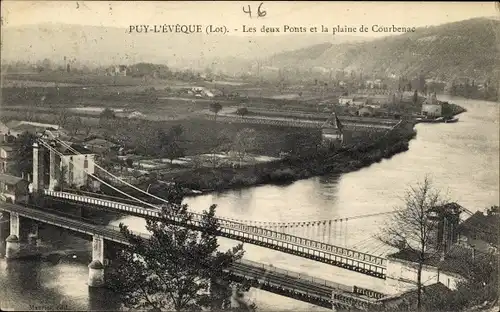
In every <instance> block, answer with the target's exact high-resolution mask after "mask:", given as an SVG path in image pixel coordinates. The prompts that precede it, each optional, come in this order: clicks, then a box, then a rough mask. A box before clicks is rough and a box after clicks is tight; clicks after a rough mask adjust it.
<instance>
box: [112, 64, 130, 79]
mask: <svg viewBox="0 0 500 312" xmlns="http://www.w3.org/2000/svg"><path fill="white" fill-rule="evenodd" d="M127 71H128V68H127V66H125V65H118V66H115V71H114V75H115V76H124V77H125V76H127Z"/></svg>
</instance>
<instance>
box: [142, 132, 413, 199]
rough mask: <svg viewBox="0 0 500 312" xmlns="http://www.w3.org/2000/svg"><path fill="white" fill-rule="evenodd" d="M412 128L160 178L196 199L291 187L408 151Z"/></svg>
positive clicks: (157, 188) (157, 189) (162, 192)
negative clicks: (337, 146) (266, 186)
mask: <svg viewBox="0 0 500 312" xmlns="http://www.w3.org/2000/svg"><path fill="white" fill-rule="evenodd" d="M413 126H414V124H413V123H412V122H408V123H406V124H405V125H404V126H402V127H399V128H398V129H395V130H393V131H391V132H390V133H387V134H386V135H385V136H383V137H381V138H379V139H376V140H375V141H373V142H372V143H366V142H362V143H357V144H354V145H351V146H346V147H343V148H340V149H338V150H336V151H329V150H325V149H318V150H317V151H315V152H314V153H309V154H306V155H302V156H292V157H288V158H285V159H281V160H277V161H273V162H268V163H262V164H257V165H255V166H251V167H244V168H230V167H225V168H198V169H193V170H190V171H186V172H181V173H172V174H163V175H160V176H159V177H158V178H159V179H160V180H163V181H172V182H175V183H176V184H178V185H179V186H181V187H182V188H184V189H185V190H200V191H201V192H196V193H195V194H189V192H186V194H185V195H187V196H189V195H191V196H196V195H201V194H204V193H205V194H206V193H209V192H221V191H227V190H234V189H242V188H248V187H252V186H257V185H263V184H275V185H279V184H288V183H292V182H294V181H297V180H301V179H307V178H310V177H314V176H321V175H326V174H343V173H348V172H353V171H356V170H359V169H361V168H363V167H367V166H369V165H371V164H373V163H377V162H380V161H381V160H382V159H385V158H390V157H392V156H393V155H395V154H398V153H401V152H404V151H407V150H408V146H409V142H410V140H411V139H413V138H414V137H415V136H416V131H415V130H414V129H413ZM151 182H153V181H147V183H148V184H150V183H151ZM141 186H142V185H141ZM146 186H147V185H146ZM168 191H169V190H168V189H165V188H164V187H161V185H152V186H151V187H150V193H152V194H154V195H156V196H160V197H165V196H167V193H168ZM137 195H139V194H137Z"/></svg>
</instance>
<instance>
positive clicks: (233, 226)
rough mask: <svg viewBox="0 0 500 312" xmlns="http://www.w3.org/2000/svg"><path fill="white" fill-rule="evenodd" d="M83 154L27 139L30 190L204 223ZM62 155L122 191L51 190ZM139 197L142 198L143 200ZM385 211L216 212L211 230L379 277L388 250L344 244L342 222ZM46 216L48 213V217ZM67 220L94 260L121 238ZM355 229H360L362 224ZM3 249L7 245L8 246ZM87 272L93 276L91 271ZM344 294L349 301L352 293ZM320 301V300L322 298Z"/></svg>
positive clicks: (197, 225) (369, 242) (46, 197)
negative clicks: (294, 218) (304, 215)
mask: <svg viewBox="0 0 500 312" xmlns="http://www.w3.org/2000/svg"><path fill="white" fill-rule="evenodd" d="M61 149H64V152H62V151H61ZM47 151H48V152H49V173H48V175H49V183H48V187H46V183H45V180H46V179H45V176H46V172H45V168H44V155H46V152H47ZM87 156H88V155H86V154H82V153H80V152H79V151H78V150H76V149H75V148H74V147H72V146H70V145H69V144H68V143H66V142H64V141H61V140H59V139H58V138H56V137H52V138H47V137H45V136H42V137H40V138H39V139H38V142H37V143H35V144H34V145H33V183H32V186H33V193H34V194H38V195H40V196H41V198H43V201H44V202H45V203H47V204H48V203H50V201H55V202H64V203H66V204H69V205H74V206H78V205H81V206H85V207H87V208H90V209H105V210H111V211H116V212H120V213H125V214H128V215H134V216H139V217H143V218H153V219H154V218H160V217H163V218H165V219H167V220H168V222H170V223H172V224H176V225H180V226H184V227H188V228H192V229H195V230H199V231H203V229H204V225H203V215H202V214H200V213H197V212H195V211H189V213H190V214H191V219H190V220H189V221H183V220H181V219H180V218H179V217H176V216H175V215H170V214H169V213H168V205H169V203H168V201H167V200H165V199H163V198H160V197H158V196H155V195H153V194H150V193H148V192H146V191H144V190H142V189H140V188H138V187H136V186H134V185H132V184H130V183H128V182H126V181H124V180H123V179H121V178H120V177H118V176H116V175H114V174H113V173H111V172H109V171H108V170H106V169H105V168H103V167H101V166H100V165H99V164H97V163H95V162H94V161H93V160H92V159H87ZM57 157H59V163H58V162H57V161H56V159H57ZM78 157H80V158H82V159H83V158H85V161H84V162H83V164H82V163H79V162H78V161H77V158H78ZM62 158H65V159H69V161H70V164H71V170H70V172H69V173H68V174H69V175H73V174H75V172H79V171H83V172H84V175H85V176H86V178H88V179H92V180H94V181H97V182H99V183H100V184H101V185H105V186H107V187H109V188H110V189H112V190H114V191H115V192H117V193H118V194H120V195H121V196H123V197H116V196H109V195H104V194H100V193H93V192H82V191H76V190H65V191H56V190H55V187H54V185H55V184H54V183H53V181H54V180H57V179H56V167H57V166H58V165H60V162H61V159H62ZM89 162H91V163H89ZM95 168H97V171H98V173H99V174H96V173H95V171H94V169H95ZM104 176H106V178H104ZM119 186H127V187H128V188H132V189H134V190H135V191H137V192H139V193H141V194H143V196H141V198H138V197H137V196H134V195H131V194H129V193H127V192H125V191H123V190H121V189H120V188H119ZM144 198H148V200H146V199H144ZM159 203H161V204H159ZM11 208H12V207H11ZM40 208H44V207H40ZM0 209H1V210H5V211H9V209H10V208H8V207H6V206H4V205H2V206H1V207H0ZM26 209H28V208H26ZM33 210H35V209H31V211H30V212H29V213H27V212H26V211H25V212H24V216H25V217H26V218H32V219H35V220H39V221H43V222H46V223H49V224H54V225H56V226H60V227H66V228H68V227H67V226H66V225H67V222H68V221H67V220H64V221H61V220H60V219H58V220H59V221H57V222H56V221H54V220H55V219H57V216H54V215H49V214H48V213H47V212H43V213H41V212H40V213H37V212H34V211H33ZM10 211H11V212H13V213H16V214H17V215H18V214H20V213H21V212H19V211H17V212H15V211H13V210H10ZM165 211H166V212H165ZM391 213H392V211H389V212H381V213H373V214H367V215H359V216H352V217H348V218H338V219H332V220H314V221H299V222H269V221H255V220H239V219H230V218H224V217H218V218H217V220H218V223H219V225H220V230H219V233H217V235H218V236H221V237H227V238H230V239H234V240H238V241H242V242H246V243H250V244H254V245H257V246H262V247H265V248H269V249H273V250H277V251H280V252H284V253H288V254H292V255H295V256H299V257H303V258H307V259H312V260H315V261H319V262H322V263H327V264H330V265H333V266H337V267H340V268H343V269H347V270H351V271H355V272H359V273H361V274H365V275H368V276H371V277H375V278H380V279H385V277H386V268H387V262H386V258H385V253H387V251H388V249H387V247H388V246H384V244H383V243H380V242H378V240H377V239H376V238H375V237H372V236H370V237H364V238H363V239H362V240H360V241H357V242H355V243H352V244H347V237H348V231H347V228H348V223H351V222H353V221H356V220H363V219H366V218H373V217H384V216H385V215H390V214H391ZM41 215H45V217H44V218H45V219H44V218H42V217H40V216H41ZM15 216H16V215H15V214H14V218H13V217H12V214H11V236H9V238H11V239H10V241H9V239H7V245H8V246H9V244H10V246H11V249H13V250H15V249H16V248H17V249H18V248H19V247H18V246H17V245H16V244H18V242H16V239H17V238H16V237H15V236H16V235H17V237H19V222H20V221H19V218H18V217H17V219H16V217H15ZM48 218H52V219H51V220H49V219H48ZM16 220H17V221H16ZM64 222H66V223H64ZM72 224H73V225H72V226H73V228H72V230H76V231H80V232H82V231H83V232H84V233H86V234H88V235H92V236H93V239H94V243H93V259H94V260H96V261H97V262H98V263H102V262H103V259H102V255H103V253H104V251H103V250H104V240H110V241H114V242H117V243H123V241H120V237H119V235H120V233H119V232H117V231H116V229H114V230H113V231H114V232H109V231H111V230H110V229H109V228H102V227H101V228H95V227H94V228H93V229H88V228H86V226H87V225H86V224H87V223H85V222H80V223H79V224H77V225H75V223H72ZM358 230H361V231H362V229H358ZM141 235H142V234H141ZM13 236H14V238H13ZM342 240H343V243H342ZM16 246H17V247H16ZM7 249H8V250H9V248H7ZM94 254H95V256H94ZM94 262H95V261H93V263H94ZM93 266H94V267H92V263H91V266H89V268H90V271H89V284H92V283H97V284H99V280H101V279H102V277H101V275H102V274H101V272H100V271H99V265H96V264H95V263H94V265H93ZM247 269H248V267H247ZM96 270H97V271H96ZM249 270H250V269H249ZM251 270H254V269H251ZM254 271H255V270H254ZM92 272H93V273H92ZM96 272H97V273H96ZM91 275H95V276H93V277H91ZM236 275H237V274H236ZM240 275H241V274H240ZM240 277H241V276H240ZM90 280H92V281H93V282H91V281H90ZM95 280H97V282H95ZM288 283H289V281H288ZM268 284H269V283H268ZM271 284H272V283H271V282H270V284H269V285H271ZM269 285H268V286H269ZM311 287H312V286H311ZM280 289H281V291H282V290H283V288H280ZM301 291H302V290H300V291H298V292H295V293H300V292H301ZM292 293H293V292H292ZM339 296H340V297H339ZM377 296H378V295H377ZM313 297H314V296H313ZM333 297H335V298H341V297H342V296H341V295H339V294H337V295H335V296H333ZM333 297H332V298H333ZM308 298H310V297H308ZM315 298H316V299H314V300H319V299H317V297H315ZM323 299H324V298H323ZM323 299H321V300H323ZM311 300H312V299H311ZM321 300H320V301H321ZM328 300H329V301H328V302H330V303H331V302H332V301H331V300H333V299H328ZM349 300H351V301H352V298H351V299H349ZM322 302H324V300H323V301H322ZM349 302H350V301H349Z"/></svg>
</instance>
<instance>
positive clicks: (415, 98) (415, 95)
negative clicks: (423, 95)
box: [413, 89, 418, 105]
mask: <svg viewBox="0 0 500 312" xmlns="http://www.w3.org/2000/svg"><path fill="white" fill-rule="evenodd" d="M417 103H418V92H417V89H415V92H413V105H417Z"/></svg>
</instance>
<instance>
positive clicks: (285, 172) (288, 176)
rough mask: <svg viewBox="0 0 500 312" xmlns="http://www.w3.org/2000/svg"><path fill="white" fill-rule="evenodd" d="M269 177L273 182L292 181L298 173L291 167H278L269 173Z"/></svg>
mask: <svg viewBox="0 0 500 312" xmlns="http://www.w3.org/2000/svg"><path fill="white" fill-rule="evenodd" d="M269 178H270V180H271V182H275V183H284V182H290V181H291V180H294V179H295V178H296V173H295V171H294V170H293V169H291V168H286V169H277V170H274V171H273V172H272V173H271V174H270V175H269Z"/></svg>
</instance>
